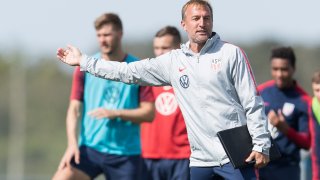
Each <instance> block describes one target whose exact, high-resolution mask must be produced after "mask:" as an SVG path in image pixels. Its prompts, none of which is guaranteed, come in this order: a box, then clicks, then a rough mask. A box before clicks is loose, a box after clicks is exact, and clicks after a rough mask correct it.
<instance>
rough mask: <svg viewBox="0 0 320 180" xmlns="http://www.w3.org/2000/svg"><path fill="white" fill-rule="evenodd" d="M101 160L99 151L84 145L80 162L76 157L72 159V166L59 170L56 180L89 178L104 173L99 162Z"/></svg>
mask: <svg viewBox="0 0 320 180" xmlns="http://www.w3.org/2000/svg"><path fill="white" fill-rule="evenodd" d="M99 161H101V157H100V156H99V153H97V152H96V151H95V150H93V149H91V148H88V147H85V146H82V147H80V163H79V164H76V163H75V161H74V159H73V160H72V161H71V163H70V164H71V166H67V167H65V168H63V169H62V170H58V171H57V172H56V173H55V175H54V177H53V179H54V180H73V179H75V180H78V179H79V180H87V179H93V178H95V177H97V176H98V175H99V174H101V173H102V170H101V169H100V168H99V166H98V163H99Z"/></svg>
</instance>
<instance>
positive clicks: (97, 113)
mask: <svg viewBox="0 0 320 180" xmlns="http://www.w3.org/2000/svg"><path fill="white" fill-rule="evenodd" d="M88 115H89V116H91V117H95V118H97V119H102V118H109V119H115V118H117V117H118V116H119V112H118V111H117V110H109V109H105V108H97V109H94V110H92V111H90V112H88Z"/></svg>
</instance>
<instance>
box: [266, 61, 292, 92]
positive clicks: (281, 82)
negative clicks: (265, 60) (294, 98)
mask: <svg viewBox="0 0 320 180" xmlns="http://www.w3.org/2000/svg"><path fill="white" fill-rule="evenodd" d="M294 71H295V69H294V68H293V67H292V65H291V64H290V62H289V60H287V59H282V58H273V59H272V60H271V76H272V78H273V79H274V80H275V82H276V85H277V86H278V88H280V89H282V88H288V87H290V86H291V85H292V83H293V74H294Z"/></svg>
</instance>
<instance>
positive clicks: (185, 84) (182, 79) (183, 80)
mask: <svg viewBox="0 0 320 180" xmlns="http://www.w3.org/2000/svg"><path fill="white" fill-rule="evenodd" d="M180 85H181V86H182V87H183V88H185V89H186V88H188V87H189V77H188V76H187V75H183V76H181V77H180Z"/></svg>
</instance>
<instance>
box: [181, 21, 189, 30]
mask: <svg viewBox="0 0 320 180" xmlns="http://www.w3.org/2000/svg"><path fill="white" fill-rule="evenodd" d="M180 24H181V27H182V28H183V30H185V31H187V29H186V23H185V22H184V20H181V22H180Z"/></svg>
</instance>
